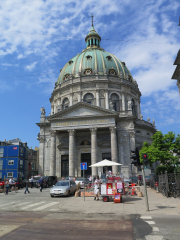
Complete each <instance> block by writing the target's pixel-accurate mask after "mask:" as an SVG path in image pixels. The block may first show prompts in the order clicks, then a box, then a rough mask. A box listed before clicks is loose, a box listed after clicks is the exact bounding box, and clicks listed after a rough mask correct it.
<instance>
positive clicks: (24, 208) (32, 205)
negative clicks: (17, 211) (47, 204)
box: [21, 202, 44, 210]
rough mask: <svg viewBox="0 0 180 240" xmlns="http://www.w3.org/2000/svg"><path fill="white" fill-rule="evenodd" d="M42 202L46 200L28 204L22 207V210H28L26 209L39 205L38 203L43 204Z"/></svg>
mask: <svg viewBox="0 0 180 240" xmlns="http://www.w3.org/2000/svg"><path fill="white" fill-rule="evenodd" d="M42 203H44V202H38V203H34V204H30V205H28V206H26V207H23V208H21V210H26V209H28V208H31V207H34V206H37V205H39V204H42Z"/></svg>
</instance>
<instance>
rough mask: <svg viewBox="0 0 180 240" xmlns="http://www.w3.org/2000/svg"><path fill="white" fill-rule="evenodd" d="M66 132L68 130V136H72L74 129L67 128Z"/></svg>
mask: <svg viewBox="0 0 180 240" xmlns="http://www.w3.org/2000/svg"><path fill="white" fill-rule="evenodd" d="M68 132H69V136H74V134H75V132H76V130H74V129H70V130H68Z"/></svg>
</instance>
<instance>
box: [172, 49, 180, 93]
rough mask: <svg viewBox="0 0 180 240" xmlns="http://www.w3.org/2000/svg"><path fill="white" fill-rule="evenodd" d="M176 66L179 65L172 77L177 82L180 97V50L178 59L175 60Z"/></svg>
mask: <svg viewBox="0 0 180 240" xmlns="http://www.w3.org/2000/svg"><path fill="white" fill-rule="evenodd" d="M174 65H177V67H176V69H175V71H174V74H173V76H172V79H176V80H177V86H178V88H179V95H180V50H179V51H178V54H177V57H176V59H175V62H174Z"/></svg>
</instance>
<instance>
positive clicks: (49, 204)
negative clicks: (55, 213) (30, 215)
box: [33, 202, 59, 211]
mask: <svg viewBox="0 0 180 240" xmlns="http://www.w3.org/2000/svg"><path fill="white" fill-rule="evenodd" d="M57 203H59V202H51V203H48V204H46V205H44V206H41V207H38V208H35V209H33V211H39V210H43V209H45V208H48V207H51V206H52V205H54V204H57Z"/></svg>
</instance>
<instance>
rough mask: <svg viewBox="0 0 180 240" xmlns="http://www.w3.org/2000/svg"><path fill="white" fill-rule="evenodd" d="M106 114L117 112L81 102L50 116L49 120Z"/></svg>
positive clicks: (114, 114)
mask: <svg viewBox="0 0 180 240" xmlns="http://www.w3.org/2000/svg"><path fill="white" fill-rule="evenodd" d="M105 115H113V116H116V115H117V113H116V112H114V111H110V110H107V109H104V108H101V107H97V106H93V105H90V104H88V103H84V102H79V103H76V104H75V105H73V106H71V107H69V108H66V109H64V110H62V111H61V112H59V113H56V114H54V115H52V116H49V117H48V120H49V121H51V120H54V119H57V118H76V117H93V116H105Z"/></svg>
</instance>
